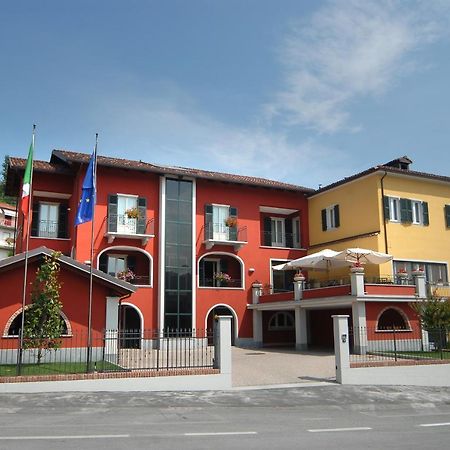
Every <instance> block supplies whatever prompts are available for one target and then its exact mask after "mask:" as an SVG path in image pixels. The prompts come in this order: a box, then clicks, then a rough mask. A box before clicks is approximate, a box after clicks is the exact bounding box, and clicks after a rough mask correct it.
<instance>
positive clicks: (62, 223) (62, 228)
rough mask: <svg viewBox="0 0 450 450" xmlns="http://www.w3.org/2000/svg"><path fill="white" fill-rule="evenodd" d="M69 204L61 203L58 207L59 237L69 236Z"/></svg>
mask: <svg viewBox="0 0 450 450" xmlns="http://www.w3.org/2000/svg"><path fill="white" fill-rule="evenodd" d="M67 213H68V211H67V205H61V204H60V205H59V208H58V237H59V238H62V239H64V238H67Z"/></svg>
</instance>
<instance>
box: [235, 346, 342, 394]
mask: <svg viewBox="0 0 450 450" xmlns="http://www.w3.org/2000/svg"><path fill="white" fill-rule="evenodd" d="M232 358H233V366H232V372H233V375H232V380H233V386H234V387H238V386H262V385H272V384H290V383H307V382H312V381H334V380H335V376H336V373H335V360H334V354H333V353H327V352H298V351H295V350H293V349H292V350H291V349H286V348H263V349H244V348H238V347H232Z"/></svg>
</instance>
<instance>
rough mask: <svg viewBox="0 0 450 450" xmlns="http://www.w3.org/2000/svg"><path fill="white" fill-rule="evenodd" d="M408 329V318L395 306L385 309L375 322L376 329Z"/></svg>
mask: <svg viewBox="0 0 450 450" xmlns="http://www.w3.org/2000/svg"><path fill="white" fill-rule="evenodd" d="M394 328H395V329H396V330H410V327H409V324H408V320H407V319H406V318H405V317H404V315H403V313H401V312H400V311H399V310H397V309H395V308H388V309H385V310H384V311H383V312H382V313H381V315H380V317H379V318H378V322H377V331H383V330H393V329H394Z"/></svg>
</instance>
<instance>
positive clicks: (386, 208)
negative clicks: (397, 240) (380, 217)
mask: <svg viewBox="0 0 450 450" xmlns="http://www.w3.org/2000/svg"><path fill="white" fill-rule="evenodd" d="M383 210H384V220H389V217H390V211H389V197H386V196H385V195H384V196H383Z"/></svg>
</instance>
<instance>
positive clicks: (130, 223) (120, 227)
mask: <svg viewBox="0 0 450 450" xmlns="http://www.w3.org/2000/svg"><path fill="white" fill-rule="evenodd" d="M116 195H117V231H118V232H120V233H126V234H136V233H137V219H134V218H128V217H125V211H126V209H125V211H123V212H122V213H121V211H119V199H120V198H130V199H134V200H136V206H135V207H136V208H138V199H139V195H132V194H119V193H118V194H116ZM121 216H123V221H122V222H121V219H120V217H121Z"/></svg>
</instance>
